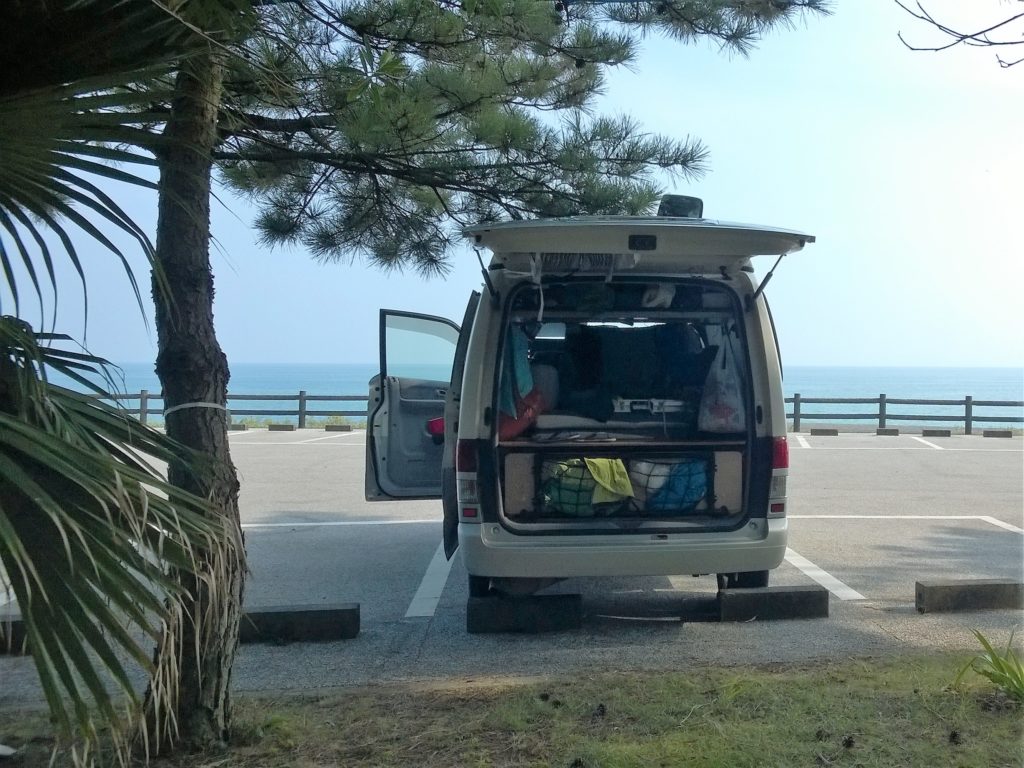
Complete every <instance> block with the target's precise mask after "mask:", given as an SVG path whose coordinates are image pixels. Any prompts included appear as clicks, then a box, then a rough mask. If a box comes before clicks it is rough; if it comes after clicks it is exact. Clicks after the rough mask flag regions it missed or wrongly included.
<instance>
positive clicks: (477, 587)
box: [469, 574, 491, 597]
mask: <svg viewBox="0 0 1024 768" xmlns="http://www.w3.org/2000/svg"><path fill="white" fill-rule="evenodd" d="M489 594H491V577H490V576H474V575H473V574H469V596H470V597H487V596H488V595H489Z"/></svg>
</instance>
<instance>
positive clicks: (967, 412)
mask: <svg viewBox="0 0 1024 768" xmlns="http://www.w3.org/2000/svg"><path fill="white" fill-rule="evenodd" d="M973 418H974V398H973V397H971V396H970V395H967V397H965V398H964V434H965V435H969V434H971V420H972V419H973Z"/></svg>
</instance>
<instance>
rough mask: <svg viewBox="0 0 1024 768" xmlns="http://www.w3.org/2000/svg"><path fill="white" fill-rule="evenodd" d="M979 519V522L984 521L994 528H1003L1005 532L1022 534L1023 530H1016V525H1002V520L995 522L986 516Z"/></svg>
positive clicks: (992, 518) (995, 520)
mask: <svg viewBox="0 0 1024 768" xmlns="http://www.w3.org/2000/svg"><path fill="white" fill-rule="evenodd" d="M979 519H980V520H984V521H985V522H986V523H991V524H992V525H995V526H997V527H999V528H1005V529H1006V530H1008V531H1013V532H1014V533H1021V534H1024V528H1018V527H1017V526H1016V525H1010V524H1009V523H1004V522H1003V521H1002V520H997V519H996V518H994V517H989V516H988V515H982V516H981V517H980V518H979Z"/></svg>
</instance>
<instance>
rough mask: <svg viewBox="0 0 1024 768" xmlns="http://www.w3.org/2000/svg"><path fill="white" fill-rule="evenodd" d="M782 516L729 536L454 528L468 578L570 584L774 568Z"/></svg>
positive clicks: (781, 550) (784, 534)
mask: <svg viewBox="0 0 1024 768" xmlns="http://www.w3.org/2000/svg"><path fill="white" fill-rule="evenodd" d="M788 532H789V524H788V522H787V521H786V519H785V518H781V519H773V520H763V519H762V520H752V521H750V523H749V524H748V525H747V526H746V527H744V528H742V529H740V530H738V531H732V532H729V533H688V534H674V535H670V536H668V537H667V538H664V539H659V538H656V537H654V536H650V535H639V534H614V535H604V536H517V535H516V534H514V533H511V532H509V531H507V530H506V529H505V528H503V527H501V526H500V525H497V524H495V523H483V524H466V523H463V524H461V525H459V548H460V549H461V550H462V559H463V562H465V564H466V570H467V571H469V573H470V574H472V575H474V576H491V577H497V576H504V577H512V578H517V577H518V578H528V577H538V578H570V577H576V576H672V575H677V574H692V573H735V572H741V571H766V570H771V569H772V568H776V567H777V566H778V565H779V564H780V563H781V562H782V559H783V558H784V557H785V554H786V541H787V538H788Z"/></svg>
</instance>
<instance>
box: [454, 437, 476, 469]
mask: <svg viewBox="0 0 1024 768" xmlns="http://www.w3.org/2000/svg"><path fill="white" fill-rule="evenodd" d="M477 442H478V441H476V440H459V441H458V442H456V443H455V471H456V472H476V465H477V456H478V455H479V454H478V450H477Z"/></svg>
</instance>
